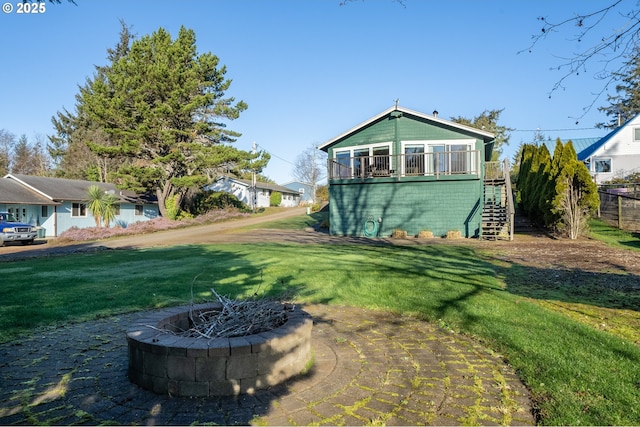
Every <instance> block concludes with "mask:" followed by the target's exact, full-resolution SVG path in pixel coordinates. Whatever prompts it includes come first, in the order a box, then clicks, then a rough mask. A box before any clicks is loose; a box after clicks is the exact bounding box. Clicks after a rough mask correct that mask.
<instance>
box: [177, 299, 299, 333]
mask: <svg viewBox="0 0 640 427" xmlns="http://www.w3.org/2000/svg"><path fill="white" fill-rule="evenodd" d="M211 292H213V295H215V297H216V299H217V300H218V302H219V303H220V304H221V306H222V307H221V308H220V309H213V310H209V311H200V312H194V311H193V310H191V312H190V313H189V320H190V322H189V323H190V325H191V328H190V329H189V330H186V331H183V332H180V333H177V335H179V336H183V337H195V338H232V337H244V336H247V335H253V334H258V333H260V332H266V331H270V330H273V329H275V328H278V327H280V326H282V325H283V324H284V323H285V322H286V321H287V312H290V311H292V310H293V309H294V306H293V305H292V304H286V303H283V302H282V301H279V300H275V299H268V298H258V299H246V300H238V299H229V298H227V297H225V296H222V295H219V294H218V293H217V292H216V291H215V289H213V288H212V289H211Z"/></svg>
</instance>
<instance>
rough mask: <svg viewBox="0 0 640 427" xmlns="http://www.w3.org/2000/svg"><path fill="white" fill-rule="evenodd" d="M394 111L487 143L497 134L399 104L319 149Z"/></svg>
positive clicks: (321, 146)
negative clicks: (472, 136) (399, 105)
mask: <svg viewBox="0 0 640 427" xmlns="http://www.w3.org/2000/svg"><path fill="white" fill-rule="evenodd" d="M394 111H399V112H401V113H402V114H403V115H405V114H406V115H409V116H414V117H417V118H420V119H423V120H426V121H428V122H431V123H434V124H437V125H440V126H443V127H447V128H451V129H453V130H457V131H462V132H465V133H470V134H472V135H474V136H476V137H477V138H478V139H482V140H483V141H484V142H485V143H490V142H491V141H493V140H494V139H495V135H494V134H492V133H490V132H486V131H484V130H481V129H476V128H474V127H471V126H466V125H462V124H460V123H455V122H452V121H450V120H444V119H441V118H439V117H437V116H435V115H428V114H424V113H420V112H418V111H413V110H410V109H408V108H404V107H398V106H394V107H391V108H388V109H386V110H384V111H383V112H381V113H379V114H377V115H375V116H373V117H371V118H370V119H368V120H366V121H364V122H362V123H360V124H359V125H357V126H355V127H353V128H351V129H349V130H348V131H346V132H343V133H341V134H340V135H338V136H336V137H335V138H332V139H330V140H329V141H327V142H325V143H324V144H322V145H319V146H318V149H320V150H324V151H326V150H327V149H328V148H329V147H330V146H331V145H333V144H335V143H337V142H338V141H340V140H341V139H343V138H345V137H347V136H349V135H351V134H354V133H356V132H357V131H359V130H360V129H362V128H364V127H366V126H369V125H370V124H372V123H374V122H375V121H377V120H380V119H382V118H383V117H386V116H388V115H390V114H391V113H393V112H394Z"/></svg>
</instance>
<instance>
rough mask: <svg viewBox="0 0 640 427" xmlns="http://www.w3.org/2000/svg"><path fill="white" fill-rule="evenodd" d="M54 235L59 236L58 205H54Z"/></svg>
mask: <svg viewBox="0 0 640 427" xmlns="http://www.w3.org/2000/svg"><path fill="white" fill-rule="evenodd" d="M53 237H58V206H57V205H53Z"/></svg>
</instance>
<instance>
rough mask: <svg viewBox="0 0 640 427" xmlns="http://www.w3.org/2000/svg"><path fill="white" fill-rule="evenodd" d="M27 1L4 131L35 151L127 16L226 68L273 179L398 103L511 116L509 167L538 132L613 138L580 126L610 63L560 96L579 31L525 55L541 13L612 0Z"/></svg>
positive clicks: (246, 135) (561, 13)
mask: <svg viewBox="0 0 640 427" xmlns="http://www.w3.org/2000/svg"><path fill="white" fill-rule="evenodd" d="M20 1H21V0H11V1H9V3H10V4H12V5H13V6H14V7H13V9H14V10H13V12H11V13H2V14H0V37H1V39H0V40H2V44H1V45H0V82H1V83H0V100H1V102H0V129H5V130H7V131H9V132H11V133H13V134H15V135H17V136H20V135H22V134H24V135H26V136H27V138H28V139H29V140H30V141H33V140H34V139H35V138H37V137H38V136H40V137H41V138H45V137H46V135H50V134H52V133H53V127H52V125H51V117H52V116H54V115H55V114H56V112H57V111H61V110H62V109H63V108H67V109H69V110H71V111H73V108H74V103H75V95H76V94H77V92H78V85H81V84H83V83H84V81H85V79H86V78H87V77H90V76H91V75H92V73H93V70H94V65H105V64H106V50H107V49H108V48H111V47H113V46H114V45H115V43H116V42H117V40H118V33H119V30H120V20H121V19H122V20H124V21H125V22H126V23H127V25H129V26H131V27H132V30H133V32H134V33H135V34H137V35H138V36H142V35H145V34H150V33H152V32H154V31H156V30H157V29H158V28H160V27H163V28H164V29H166V30H168V31H169V32H170V33H171V34H172V35H173V36H174V37H175V36H176V35H177V32H178V29H179V28H180V26H181V25H184V26H185V27H187V28H191V29H193V30H194V31H195V33H196V36H197V47H198V51H199V52H211V53H213V54H215V55H217V56H218V57H219V58H220V63H221V64H224V65H225V66H226V67H227V75H226V76H227V78H230V79H232V80H233V83H232V85H231V87H230V89H229V91H228V92H227V95H229V96H233V97H235V98H236V99H237V100H244V101H245V102H246V103H247V104H248V105H249V108H248V110H247V111H245V112H244V113H243V114H242V116H241V117H240V119H238V120H235V121H232V122H230V123H229V124H228V126H229V128H231V129H233V130H236V131H239V132H241V133H242V137H240V138H239V140H238V141H237V142H236V146H237V147H239V148H241V149H245V150H250V149H251V146H252V143H253V142H254V141H255V142H256V143H257V144H258V146H259V148H261V149H264V150H266V151H268V152H269V153H271V154H272V160H271V162H270V165H269V166H268V168H267V169H266V170H265V172H264V174H265V175H267V176H269V177H270V178H271V179H273V180H275V181H276V182H278V183H280V184H283V183H286V182H288V181H291V180H292V179H293V175H292V169H293V163H294V161H295V159H296V157H297V156H298V154H300V153H301V152H302V151H304V150H305V149H306V148H308V147H309V146H311V145H319V144H321V143H323V142H325V141H327V140H329V139H331V138H333V137H334V136H336V135H338V134H340V133H342V132H344V131H345V130H347V129H350V128H351V127H353V126H355V125H357V124H359V123H361V122H363V121H365V120H367V119H369V118H370V117H372V116H374V115H376V114H378V113H380V112H382V111H383V110H385V109H387V108H389V107H391V106H393V105H394V100H396V99H399V104H400V105H401V106H403V107H406V108H409V109H413V110H417V111H420V112H423V113H431V112H432V111H433V110H434V109H437V110H438V111H439V113H440V117H441V118H445V119H449V118H451V117H457V116H463V117H468V118H472V117H474V116H476V115H479V114H480V113H481V112H482V111H484V110H487V109H504V112H503V113H502V116H501V120H500V124H502V125H505V126H508V127H511V128H514V129H515V131H514V132H513V133H512V134H511V143H510V146H509V147H508V148H507V149H506V155H507V156H508V157H509V158H511V157H512V155H513V152H514V151H515V150H516V149H517V147H518V146H519V145H520V143H522V142H530V141H531V140H532V138H533V135H534V131H535V129H541V131H542V133H543V134H544V135H546V136H549V137H551V138H554V139H555V138H556V137H561V138H570V137H573V138H577V137H591V136H601V135H604V134H605V132H604V131H602V130H600V129H595V128H594V124H595V123H596V122H600V121H607V119H606V117H605V116H604V115H603V114H602V113H599V112H598V111H597V109H596V108H593V109H592V110H591V112H590V113H588V114H587V115H586V116H585V117H583V118H582V119H581V120H580V122H579V123H578V124H576V123H575V122H576V119H575V117H577V116H580V115H581V114H582V109H583V107H585V106H587V105H588V104H589V103H590V102H591V101H592V99H593V98H592V94H593V93H595V92H597V91H599V90H600V88H601V85H602V83H601V82H600V81H598V80H597V79H596V78H595V77H594V73H595V72H596V71H597V66H594V67H593V69H587V70H586V72H584V73H581V74H580V75H578V76H575V77H572V78H571V79H569V80H568V81H567V82H566V89H564V90H562V91H559V92H556V93H554V94H553V96H552V97H551V98H550V99H549V92H550V90H551V88H552V87H553V84H554V83H555V82H556V81H557V80H558V79H559V78H560V77H561V74H560V73H559V72H558V71H556V70H553V68H554V67H556V66H557V65H559V63H560V59H559V57H560V56H562V55H565V56H566V55H569V54H570V53H571V52H572V51H574V50H575V48H576V47H577V42H575V41H571V40H570V38H571V36H572V35H573V34H572V33H571V32H568V33H564V34H554V35H553V38H550V39H548V40H547V41H545V42H544V43H542V44H541V45H540V46H539V47H537V48H536V49H535V50H534V51H533V52H532V53H522V54H518V52H519V51H521V50H523V49H525V50H526V48H527V47H528V46H529V44H530V41H531V36H532V35H533V34H536V33H537V32H538V31H539V30H540V28H541V24H540V22H539V21H537V20H536V18H537V17H538V16H542V15H544V16H547V17H548V18H549V19H555V20H558V21H559V20H561V19H564V18H567V17H571V16H573V15H574V14H576V13H584V12H585V11H592V10H596V9H597V8H598V7H599V6H602V5H605V4H608V3H609V1H590V2H584V1H582V0H580V1H578V0H562V1H557V0H532V1H524V0H522V1H513V0H505V1H498V0H495V1H488V0H487V1H477V0H476V1H472V0H469V1H461V0H451V1H428V0H404V1H403V4H400V3H398V2H396V1H393V0H364V1H353V2H349V3H347V4H346V5H344V6H341V5H340V0H199V1H198V0H135V1H132V0H76V4H77V5H73V4H71V3H67V2H64V0H63V3H62V4H51V3H46V11H45V13H43V14H38V15H34V14H29V15H25V14H17V13H16V8H17V6H18V3H19V2H20ZM3 3H6V2H4V1H3ZM587 8H588V10H586V9H587ZM583 44H584V42H583ZM605 103H606V99H604V98H603V99H601V100H600V101H599V102H597V103H596V107H597V106H602V105H605Z"/></svg>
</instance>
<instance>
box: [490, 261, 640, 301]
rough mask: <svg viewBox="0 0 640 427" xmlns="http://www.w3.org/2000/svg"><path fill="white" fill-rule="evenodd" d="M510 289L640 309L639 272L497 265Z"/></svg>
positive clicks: (540, 296) (535, 295)
mask: <svg viewBox="0 0 640 427" xmlns="http://www.w3.org/2000/svg"><path fill="white" fill-rule="evenodd" d="M496 271H497V273H498V275H499V276H500V277H502V278H503V280H504V281H505V283H506V285H507V290H508V291H509V292H511V293H513V294H516V295H521V296H524V297H528V298H533V299H539V300H555V301H561V302H567V303H579V304H588V305H593V306H597V307H602V308H609V309H621V310H635V311H640V277H638V276H637V275H635V274H632V273H628V274H620V273H605V272H592V271H585V270H582V269H578V268H572V269H563V268H538V267H531V266H524V265H520V264H510V265H508V266H496Z"/></svg>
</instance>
